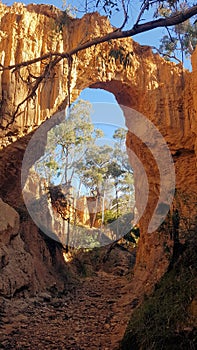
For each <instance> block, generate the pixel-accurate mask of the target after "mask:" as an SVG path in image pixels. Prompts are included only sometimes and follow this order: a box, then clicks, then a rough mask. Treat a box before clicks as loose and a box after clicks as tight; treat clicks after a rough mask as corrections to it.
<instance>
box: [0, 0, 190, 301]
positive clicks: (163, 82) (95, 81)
mask: <svg viewBox="0 0 197 350" xmlns="http://www.w3.org/2000/svg"><path fill="white" fill-rule="evenodd" d="M0 18H1V24H0V37H1V42H0V58H1V64H2V65H5V66H8V65H12V64H16V63H20V62H21V61H26V60H30V59H33V58H35V57H39V56H40V55H44V54H45V53H47V52H49V51H57V52H63V51H68V50H71V49H72V48H74V47H76V46H77V45H79V44H81V43H83V42H85V41H87V40H88V39H91V38H93V37H97V36H100V35H103V34H106V33H108V32H110V31H111V27H110V25H109V23H108V21H107V20H106V19H105V18H104V17H100V16H99V15H98V14H90V15H86V16H84V17H83V18H82V19H81V20H74V19H69V18H66V17H65V16H64V17H62V13H61V12H60V11H59V10H57V9H55V8H54V7H53V6H45V5H28V6H24V5H22V4H15V5H13V6H12V7H6V6H5V5H2V4H1V5H0ZM120 45H121V46H123V47H124V49H125V52H126V53H132V54H131V58H132V59H131V64H130V66H129V67H127V68H126V69H125V68H124V67H123V65H122V64H121V63H120V62H119V61H116V62H115V60H114V59H113V58H111V57H110V54H109V53H110V51H111V49H112V48H113V49H115V50H118V49H119V46H120ZM196 58H197V52H196V53H195V54H194V55H193V67H194V70H193V73H189V72H185V71H183V70H182V67H181V66H176V65H174V64H172V63H168V62H166V61H164V60H163V59H162V58H161V57H160V56H159V55H157V54H156V55H153V54H152V51H151V49H150V48H149V47H141V46H140V45H138V44H137V43H135V42H134V41H133V40H132V39H126V40H119V41H115V42H114V43H110V44H109V43H104V44H102V45H97V46H94V47H91V48H89V49H87V50H85V51H83V52H80V53H78V54H77V55H76V56H74V57H73V64H72V72H71V99H72V100H74V99H75V98H76V97H77V96H78V95H79V93H80V91H81V90H83V89H84V88H86V87H88V86H91V87H98V88H103V89H106V90H107V91H110V92H112V93H113V94H114V95H115V97H116V99H117V101H118V103H120V104H122V105H125V106H127V107H131V108H133V109H136V110H137V111H138V112H140V113H143V115H145V116H146V117H147V118H148V119H149V120H151V121H152V122H153V123H154V125H155V126H156V127H157V128H158V129H159V131H160V132H161V133H162V135H163V136H164V137H165V140H166V142H167V143H168V145H169V148H170V150H171V153H172V155H173V157H174V162H175V168H176V187H177V189H178V192H179V193H184V194H187V196H189V198H190V199H191V200H189V203H190V204H189V205H190V207H189V210H188V208H185V207H184V205H183V204H181V208H182V209H181V210H183V211H184V215H187V211H188V212H189V213H190V214H191V213H192V215H194V202H193V196H194V195H195V194H196V178H195V176H196V175H195V174H196V167H195V159H196V158H195V150H196V149H197V146H196V132H197V125H196V123H197V121H196V113H197V112H196V111H197V102H196V97H197V84H196V77H197V73H196V68H197V63H196ZM44 64H45V61H42V62H38V63H35V64H32V65H31V68H30V69H31V73H32V74H34V75H39V74H40V73H41V72H42V71H43V68H44ZM68 74H69V71H68V62H67V60H66V59H65V60H64V61H61V62H60V63H59V64H58V65H57V66H56V67H55V69H54V70H53V71H52V72H51V74H50V76H48V79H46V80H44V82H43V83H42V84H41V85H40V87H39V89H38V91H37V93H36V95H35V96H34V98H33V99H31V100H29V101H28V102H27V103H24V104H23V105H22V106H21V107H20V109H19V111H18V112H19V113H17V115H16V116H15V117H14V118H13V115H14V112H15V111H16V108H17V106H18V104H19V103H20V102H21V101H23V100H24V99H25V97H26V96H27V93H28V85H27V82H25V80H26V79H27V77H28V72H27V68H26V67H25V68H21V69H20V71H19V70H18V71H15V72H13V73H11V72H10V71H9V70H5V71H3V72H1V74H0V81H1V135H2V144H1V146H2V148H1V158H0V168H1V173H0V174H1V175H0V184H1V198H2V199H3V201H4V202H6V203H8V204H9V205H10V206H11V207H14V209H15V210H16V212H18V213H19V214H20V225H19V227H18V230H17V235H18V237H19V238H20V239H21V240H22V242H21V246H20V247H18V248H17V249H18V250H19V251H20V252H22V254H23V253H24V252H25V254H26V253H28V254H29V255H28V257H29V258H30V256H31V259H33V266H34V268H33V269H32V267H31V264H28V263H27V267H26V270H25V273H20V272H21V259H19V260H18V261H15V262H14V263H13V262H12V260H11V261H10V262H9V263H8V264H7V265H6V266H3V265H4V264H3V265H2V269H1V274H2V281H4V282H2V283H3V286H2V284H1V286H0V289H1V293H3V294H6V293H7V294H9V293H10V294H13V293H14V291H15V289H16V287H15V285H16V284H17V288H18V289H20V288H21V287H22V286H23V285H29V286H30V287H29V288H31V284H32V281H33V280H36V281H37V282H36V283H34V285H36V286H37V288H39V287H38V284H39V280H40V277H35V276H36V273H37V272H36V270H37V269H43V271H42V274H43V276H45V277H46V276H47V269H48V270H50V269H51V267H52V265H53V264H55V263H54V261H53V264H52V258H51V253H50V252H49V250H48V248H47V246H46V243H45V242H43V240H42V238H41V237H40V235H39V233H38V230H37V228H36V227H35V226H34V228H33V229H32V225H33V224H32V223H31V221H30V219H29V218H28V219H27V218H26V219H25V220H24V218H23V216H25V215H24V214H23V213H24V212H25V207H24V203H23V199H22V195H21V184H20V167H21V162H22V159H23V154H24V151H25V148H26V145H27V142H28V140H29V139H30V136H31V133H33V132H34V130H35V129H36V128H37V127H38V126H39V125H40V124H41V123H42V122H43V121H44V120H46V119H48V118H51V120H53V115H54V113H55V112H57V111H58V110H62V109H63V108H65V106H66V105H67V103H68V79H67V78H68ZM125 117H126V118H129V117H128V116H127V115H125ZM43 139H44V137H43ZM127 145H128V147H129V148H131V149H132V150H133V151H134V152H135V153H136V154H137V156H138V158H139V159H140V161H141V162H142V163H143V166H144V168H145V170H146V172H147V177H148V181H149V187H150V191H149V201H148V205H147V207H146V210H145V213H144V215H143V217H142V218H141V220H140V225H141V239H140V246H139V252H138V257H137V265H136V274H137V276H138V278H139V279H140V280H142V281H143V282H144V281H146V282H147V285H148V283H149V284H150V285H152V283H154V282H155V281H156V280H158V278H159V277H160V276H161V275H162V274H163V273H164V271H165V270H166V268H167V266H168V263H169V261H168V258H167V257H166V255H165V251H164V250H165V249H164V248H165V247H166V244H167V245H169V246H171V245H172V242H170V240H169V237H168V236H165V234H164V233H162V232H161V233H160V235H158V234H157V233H152V234H147V232H146V230H147V226H148V222H149V221H150V218H151V216H152V213H153V211H154V208H155V205H156V202H157V199H158V194H159V188H160V185H159V173H158V169H157V165H156V164H155V161H154V159H153V158H152V156H151V154H150V152H148V151H147V149H146V147H145V146H144V145H143V143H142V142H140V140H138V139H137V138H136V137H135V135H133V134H132V133H129V134H128V137H127ZM43 149H44V142H43V144H39V152H40V154H42V151H43ZM161 156H162V155H161ZM33 161H34V159H30V160H29V162H30V164H31V163H33ZM131 161H132V160H131ZM164 162H165V159H164ZM132 165H133V167H134V175H135V180H136V204H137V207H138V208H139V209H140V206H141V201H140V188H142V186H143V178H142V177H141V176H140V174H139V171H138V168H137V167H136V164H135V162H133V164H132ZM191 196H192V197H191ZM179 197H180V196H179ZM16 215H17V214H16ZM32 232H34V235H33V240H34V244H33V245H32V239H30V236H31V235H32ZM41 241H42V242H41ZM10 244H11V242H10V240H9V242H7V241H6V243H4V241H3V240H2V242H1V249H4V250H5V248H6V254H4V255H6V256H9V255H13V252H11V251H10ZM41 246H43V247H44V248H43V249H44V250H46V254H45V255H46V256H47V258H45V260H44V259H43V256H42V254H38V253H36V250H37V251H40V249H41V248H40V247H41ZM58 256H59V255H58ZM28 257H27V259H28ZM57 259H61V258H60V257H59V258H57ZM4 261H5V258H4ZM13 265H14V267H13V269H12V268H11V267H12V266H13ZM40 266H41V267H42V268H41V267H40ZM43 266H44V267H43ZM8 267H9V268H8ZM38 267H39V268H38ZM10 268H11V271H13V273H10V270H9V269H10ZM15 271H17V273H18V274H20V278H19V277H18V276H17V274H16V273H14V272H15ZM8 272H9V273H8ZM8 275H9V276H8ZM15 275H16V276H17V278H16V277H15ZM16 280H17V281H18V282H16ZM45 280H47V278H45ZM52 280H54V277H53V278H52ZM7 283H11V285H12V288H11V291H9V290H8V288H7V289H6V284H7ZM46 283H48V282H44V283H43V284H42V285H46ZM51 283H52V282H51Z"/></svg>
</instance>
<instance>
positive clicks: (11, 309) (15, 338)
mask: <svg viewBox="0 0 197 350" xmlns="http://www.w3.org/2000/svg"><path fill="white" fill-rule="evenodd" d="M113 254H116V251H114V252H113ZM121 254H122V256H123V254H124V259H123V262H122V264H123V266H122V268H121V261H120V262H119V266H116V267H114V268H111V271H110V269H109V266H108V268H107V271H106V269H104V270H105V271H104V270H103V269H102V270H99V271H97V272H95V273H94V274H93V275H92V276H89V277H80V278H79V279H78V283H75V284H73V285H71V287H70V290H69V291H67V292H66V293H65V294H64V295H61V296H60V295H59V296H55V297H54V296H52V295H51V294H50V293H41V294H40V295H38V296H36V297H31V298H30V297H28V298H24V297H23V298H18V299H13V300H5V299H2V300H1V314H0V331H1V335H0V348H2V349H9V350H10V349H20V350H22V349H31V350H34V349H36V350H37V349H39V350H45V349H53V350H55V349H59V350H60V349H66V350H86V349H89V350H99V349H100V350H101V349H102V350H109V349H110V350H115V349H118V347H119V342H120V340H121V339H122V337H123V334H124V332H125V328H126V326H127V322H128V320H129V317H130V314H131V311H132V309H133V308H134V307H135V306H136V305H137V304H138V299H136V296H135V291H132V290H130V287H129V286H130V285H131V280H130V279H131V274H130V273H131V270H128V269H127V268H128V266H127V268H126V266H125V252H122V253H121ZM128 258H129V254H128ZM129 263H130V262H129V259H128V264H129ZM108 264H109V262H108ZM128 271H129V272H128Z"/></svg>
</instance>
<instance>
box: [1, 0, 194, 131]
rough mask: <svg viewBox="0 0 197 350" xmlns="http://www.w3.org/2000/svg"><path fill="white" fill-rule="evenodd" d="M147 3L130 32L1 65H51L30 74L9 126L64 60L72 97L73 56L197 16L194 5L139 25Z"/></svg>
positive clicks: (12, 68) (114, 34)
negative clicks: (63, 50)
mask: <svg viewBox="0 0 197 350" xmlns="http://www.w3.org/2000/svg"><path fill="white" fill-rule="evenodd" d="M147 3H148V1H147V0H145V1H144V6H143V7H142V10H141V12H140V14H139V16H138V19H137V22H136V24H135V25H134V26H133V27H132V29H130V30H126V31H122V30H121V28H119V29H115V30H113V32H111V33H108V34H106V35H104V36H102V37H96V38H94V39H92V40H89V41H87V42H85V43H82V44H79V45H78V46H77V47H75V48H74V49H72V50H70V51H68V52H62V53H59V52H49V53H47V54H45V55H43V56H40V57H37V58H34V59H32V60H28V61H24V62H21V63H19V64H15V65H9V66H3V65H0V71H4V70H11V71H13V72H15V71H17V70H20V68H22V67H28V66H30V65H32V64H35V63H37V62H42V61H43V60H49V63H48V64H46V66H45V69H44V71H43V73H42V74H41V75H40V76H38V77H36V76H33V75H32V74H29V78H33V79H34V80H35V81H34V82H33V83H31V84H29V85H33V86H32V87H30V91H29V93H28V95H27V96H26V98H25V99H24V100H23V101H22V102H20V103H19V105H18V106H17V108H16V111H15V112H14V114H13V116H12V119H11V121H10V122H9V123H8V125H7V126H9V125H10V124H12V123H13V122H14V118H15V117H16V115H17V114H18V112H19V109H20V107H21V106H22V105H23V104H24V103H25V102H27V101H28V100H29V99H30V98H32V97H34V96H35V94H36V91H37V89H38V87H39V86H40V84H41V83H42V82H43V80H44V79H47V78H48V77H49V76H50V73H51V71H52V69H53V68H54V67H55V66H56V65H57V64H58V63H59V62H60V61H61V60H62V59H65V58H66V59H67V60H68V66H69V73H68V94H69V96H70V87H69V85H70V78H71V76H70V74H71V69H72V56H73V55H75V54H77V53H78V52H80V51H83V50H85V49H88V48H90V47H92V46H95V45H98V44H101V43H104V42H108V41H111V40H115V39H121V38H127V37H132V36H135V35H137V34H139V33H143V32H148V31H150V30H152V29H155V28H159V27H170V26H174V25H176V24H180V23H182V22H185V21H186V20H187V19H189V18H191V17H192V16H194V15H196V14H197V5H194V6H192V7H191V8H189V9H186V10H184V11H181V12H176V13H175V14H173V15H171V16H170V17H165V18H160V19H157V20H153V21H148V22H146V23H143V24H138V22H139V21H140V18H141V16H142V14H143V12H144V11H145V9H146V7H147ZM123 5H125V3H124V1H123ZM123 9H124V11H126V8H125V7H123ZM126 19H127V11H126V12H125V20H126ZM69 99H70V97H69ZM69 103H70V102H69Z"/></svg>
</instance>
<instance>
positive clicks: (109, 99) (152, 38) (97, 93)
mask: <svg viewBox="0 0 197 350" xmlns="http://www.w3.org/2000/svg"><path fill="white" fill-rule="evenodd" d="M2 2H3V3H6V4H7V5H8V6H9V5H11V4H13V3H14V2H23V3H24V4H30V3H35V4H50V5H51V4H52V5H55V6H56V7H58V8H60V9H63V1H62V0H57V1H52V0H41V1H39V0H33V1H31V0H26V1H6V0H3V1H2ZM69 2H70V3H72V5H73V6H76V7H77V3H79V0H73V1H67V3H69ZM139 4H140V2H139V1H138V0H135V1H132V13H130V14H129V16H130V18H131V19H132V20H133V21H135V19H136V17H137V15H138V13H139ZM148 19H151V18H148V17H147V18H146V20H148ZM111 22H112V24H113V25H115V26H119V25H121V23H122V14H121V13H119V12H117V14H116V15H115V16H114V17H113V18H112V20H111ZM125 29H129V28H127V27H126V28H125ZM165 33H166V30H165V29H163V28H158V29H154V30H152V31H149V32H145V33H142V34H138V35H136V36H134V37H133V39H134V40H135V41H137V42H139V43H140V44H141V45H150V46H157V47H158V46H159V42H160V38H161V37H162V36H163V35H164V34H165ZM186 67H187V68H189V67H190V61H189V60H188V62H186ZM80 98H82V99H84V100H88V101H90V102H91V103H94V102H102V103H108V104H111V106H110V107H109V106H108V107H109V108H111V113H108V117H109V116H110V114H113V118H114V116H116V117H115V119H116V123H115V124H116V125H120V124H121V125H122V124H123V120H124V118H123V115H122V111H121V109H120V107H119V106H118V105H117V102H116V100H115V97H114V95H113V94H111V93H109V92H106V91H104V90H100V89H96V90H95V89H85V90H84V91H82V93H81V95H80ZM112 104H114V107H113V108H115V110H116V111H115V110H113V108H112ZM102 107H103V106H102V104H101V105H98V104H97V105H96V104H95V105H94V110H95V114H94V117H95V118H96V119H97V116H98V114H100V116H101V115H102V113H101V110H102ZM108 107H107V105H105V108H108ZM105 115H106V113H105ZM109 118H110V117H109ZM101 119H102V118H101ZM122 126H123V125H122ZM108 129H109V128H108ZM112 129H113V128H112Z"/></svg>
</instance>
